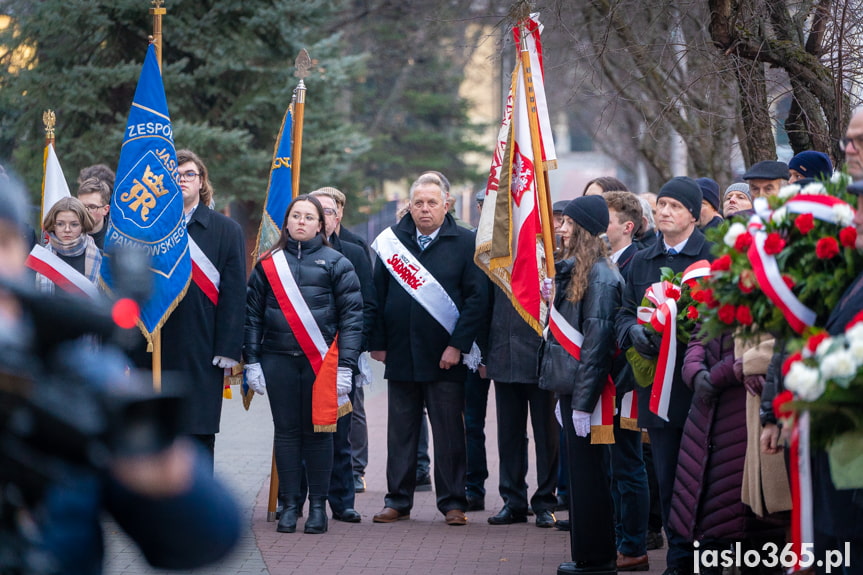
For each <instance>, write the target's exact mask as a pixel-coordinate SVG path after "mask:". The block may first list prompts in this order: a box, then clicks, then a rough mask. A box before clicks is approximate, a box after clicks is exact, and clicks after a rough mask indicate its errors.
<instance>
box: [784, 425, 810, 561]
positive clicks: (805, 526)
mask: <svg viewBox="0 0 863 575" xmlns="http://www.w3.org/2000/svg"><path fill="white" fill-rule="evenodd" d="M789 452H790V455H791V470H790V471H791V473H790V476H791V477H790V478H791V544H792V548H793V549H794V553H795V556H796V557H797V559H798V565H796V569H803V568H804V567H808V565H800V564H799V560H800V558H801V556H802V549H803V544H804V543H806V542H810V543H811V542H812V541H814V536H815V529H814V523H813V515H812V510H813V507H812V467H811V465H812V463H811V462H812V459H811V458H810V454H809V412H808V411H801V412H800V414H799V415H798V416H797V417H796V418H795V421H794V425H793V427H792V428H791V448H790V449H789Z"/></svg>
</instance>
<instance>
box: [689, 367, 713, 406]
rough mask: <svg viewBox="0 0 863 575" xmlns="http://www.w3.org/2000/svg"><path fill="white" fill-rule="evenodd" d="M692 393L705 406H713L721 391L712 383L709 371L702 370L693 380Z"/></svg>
mask: <svg viewBox="0 0 863 575" xmlns="http://www.w3.org/2000/svg"><path fill="white" fill-rule="evenodd" d="M692 391H693V392H694V393H695V397H697V398H699V399H701V401H703V402H704V403H705V405H713V404H714V403H716V398H717V397H719V390H718V389H716V388H715V387H713V384H712V383H710V373H708V371H707V370H701V371H699V372H698V373H696V374H695V378H694V379H693V380H692Z"/></svg>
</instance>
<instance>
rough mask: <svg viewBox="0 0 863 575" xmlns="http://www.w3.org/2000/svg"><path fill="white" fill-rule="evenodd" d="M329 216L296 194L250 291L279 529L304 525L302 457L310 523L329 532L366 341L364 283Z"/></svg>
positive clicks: (251, 335) (253, 374) (249, 367)
mask: <svg viewBox="0 0 863 575" xmlns="http://www.w3.org/2000/svg"><path fill="white" fill-rule="evenodd" d="M323 224H324V210H323V208H322V207H321V204H320V202H319V201H318V200H317V199H316V198H314V197H312V196H308V195H301V196H297V197H296V198H295V199H294V200H293V201H292V202H291V204H290V206H288V210H287V215H286V216H285V221H284V224H283V225H282V233H281V235H280V237H279V240H278V241H277V242H276V244H275V245H274V246H273V248H272V249H270V251H268V252H267V253H265V254H264V255H263V256H262V257H261V259H260V260H259V261H258V263H257V264H256V265H255V269H254V270H253V271H252V275H251V277H250V278H249V284H248V289H247V290H246V328H245V343H244V347H243V354H244V356H245V360H246V367H245V369H246V381H247V382H248V383H249V386H250V387H251V388H252V389H254V390H255V391H256V392H257V393H260V394H263V393H264V392H265V390H269V398H270V408H271V411H272V414H273V426H274V428H275V454H276V468H277V469H278V473H279V481H280V483H281V489H280V491H281V493H283V494H284V496H283V499H284V500H283V501H282V506H283V509H282V515H281V517H280V519H279V523H278V525H277V527H276V530H277V531H279V532H281V533H293V532H294V531H296V528H297V516H298V514H299V506H298V503H299V499H300V480H301V477H302V474H303V463H305V473H306V477H307V479H308V485H309V517H308V519H307V520H306V524H305V527H304V531H305V532H306V533H324V532H326V531H327V515H326V509H325V503H326V497H327V493H329V486H330V474H331V472H332V466H333V433H334V432H335V431H336V421H337V419H338V417H341V416H343V415H346V414H348V413H350V411H351V405H350V402H349V400H348V394H349V393H350V391H351V385H352V381H353V372H355V371H357V360H358V358H359V355H360V351H361V350H362V344H363V342H362V338H363V297H362V293H361V292H360V282H359V280H358V279H357V276H356V273H355V272H354V267H353V266H352V265H351V263H350V261H349V260H348V259H347V258H346V257H344V256H342V254H340V253H339V252H337V251H336V250H334V249H332V248H331V247H329V245H328V243H327V240H326V239H325V237H324V235H323V234H324V232H323V228H324V225H323Z"/></svg>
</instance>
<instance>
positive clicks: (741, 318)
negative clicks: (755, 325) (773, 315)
mask: <svg viewBox="0 0 863 575" xmlns="http://www.w3.org/2000/svg"><path fill="white" fill-rule="evenodd" d="M735 317H736V318H737V321H738V323H740V324H742V325H752V310H750V309H749V306H747V305H741V306H738V307H737V312H736V313H735Z"/></svg>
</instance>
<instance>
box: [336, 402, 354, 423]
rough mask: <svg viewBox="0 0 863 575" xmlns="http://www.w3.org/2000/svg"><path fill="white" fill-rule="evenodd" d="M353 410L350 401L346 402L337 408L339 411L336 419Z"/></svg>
mask: <svg viewBox="0 0 863 575" xmlns="http://www.w3.org/2000/svg"><path fill="white" fill-rule="evenodd" d="M353 410H354V406H353V405H351V402H350V400H348V401H347V402H345V403H343V404H342V405H340V406H339V411H338V414H337V415H336V419H338V418H340V417H343V416H345V415H347V414H349V413H351V412H352V411H353Z"/></svg>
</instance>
